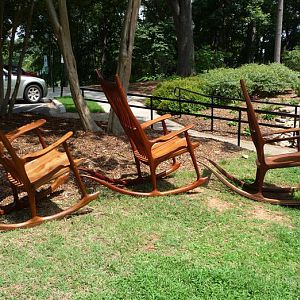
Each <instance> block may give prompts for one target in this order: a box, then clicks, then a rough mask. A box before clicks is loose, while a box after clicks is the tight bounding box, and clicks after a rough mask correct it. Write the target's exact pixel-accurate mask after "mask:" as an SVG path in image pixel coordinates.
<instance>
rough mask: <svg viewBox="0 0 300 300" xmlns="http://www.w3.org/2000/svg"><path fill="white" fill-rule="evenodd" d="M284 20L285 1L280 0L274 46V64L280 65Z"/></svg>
mask: <svg viewBox="0 0 300 300" xmlns="http://www.w3.org/2000/svg"><path fill="white" fill-rule="evenodd" d="M282 19H283V0H278V8H277V19H276V31H275V45H274V62H277V63H280V57H281V35H282Z"/></svg>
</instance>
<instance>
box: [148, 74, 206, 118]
mask: <svg viewBox="0 0 300 300" xmlns="http://www.w3.org/2000/svg"><path fill="white" fill-rule="evenodd" d="M201 86H203V83H202V80H201V77H199V76H192V77H188V78H178V77H176V78H175V79H173V80H170V79H169V80H166V81H163V82H161V83H159V84H158V85H157V87H156V89H155V91H154V92H153V93H152V95H153V96H157V97H162V98H176V97H175V95H174V90H175V88H176V87H181V88H183V89H187V90H192V91H194V92H197V93H203V90H202V89H201ZM182 97H183V98H184V99H189V100H195V101H197V102H201V101H202V102H203V99H202V98H201V97H200V96H199V95H195V94H191V93H187V92H183V93H182ZM205 101H207V100H205ZM146 104H147V105H150V101H149V100H148V101H147V102H146ZM153 104H154V107H155V108H157V109H166V110H172V111H179V103H178V102H173V101H168V100H154V101H153ZM199 109H200V107H199V106H198V105H193V104H189V103H182V105H181V110H182V111H185V112H196V111H197V110H199Z"/></svg>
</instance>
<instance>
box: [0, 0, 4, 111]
mask: <svg viewBox="0 0 300 300" xmlns="http://www.w3.org/2000/svg"><path fill="white" fill-rule="evenodd" d="M3 16H4V1H1V2H0V70H3V52H2V50H3V38H4V37H3ZM3 101H4V85H3V75H2V76H1V78H0V108H1V107H2V105H3ZM0 115H1V114H0Z"/></svg>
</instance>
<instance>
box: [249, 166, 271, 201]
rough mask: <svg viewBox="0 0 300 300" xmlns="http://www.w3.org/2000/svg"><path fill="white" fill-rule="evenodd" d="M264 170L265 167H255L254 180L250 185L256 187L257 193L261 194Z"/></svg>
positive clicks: (265, 170)
mask: <svg viewBox="0 0 300 300" xmlns="http://www.w3.org/2000/svg"><path fill="white" fill-rule="evenodd" d="M266 172H267V169H266V168H262V167H257V170H256V176H255V181H254V182H253V184H252V186H253V187H255V188H256V190H257V194H260V195H262V192H263V184H264V179H265V175H266Z"/></svg>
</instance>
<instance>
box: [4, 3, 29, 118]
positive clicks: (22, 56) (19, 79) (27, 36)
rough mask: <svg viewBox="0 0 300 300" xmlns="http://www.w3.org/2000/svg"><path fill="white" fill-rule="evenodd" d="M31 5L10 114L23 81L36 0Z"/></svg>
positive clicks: (10, 103)
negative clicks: (22, 76)
mask: <svg viewBox="0 0 300 300" xmlns="http://www.w3.org/2000/svg"><path fill="white" fill-rule="evenodd" d="M29 5H30V7H29V14H28V16H27V28H26V32H25V36H24V41H23V47H22V50H21V54H20V57H19V61H18V74H17V80H16V85H15V87H14V91H13V93H12V96H11V99H10V102H9V109H8V114H9V116H10V115H11V114H12V112H13V108H14V105H15V102H16V98H17V95H18V90H19V87H20V83H21V67H22V64H23V61H24V58H25V53H26V49H27V46H28V39H29V36H30V32H31V24H32V16H33V10H34V1H33V0H31V1H30V3H29Z"/></svg>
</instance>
